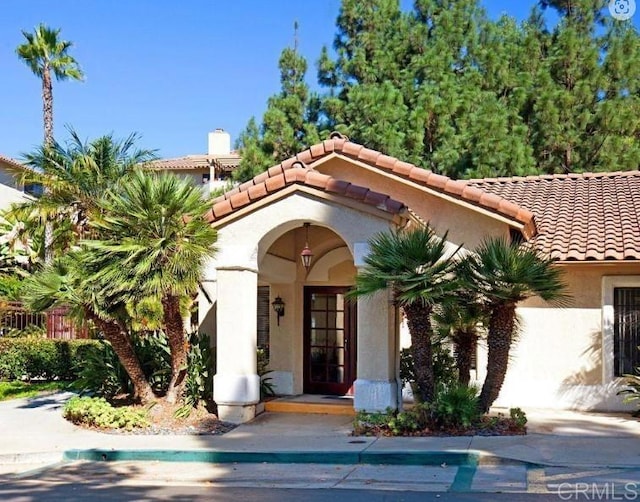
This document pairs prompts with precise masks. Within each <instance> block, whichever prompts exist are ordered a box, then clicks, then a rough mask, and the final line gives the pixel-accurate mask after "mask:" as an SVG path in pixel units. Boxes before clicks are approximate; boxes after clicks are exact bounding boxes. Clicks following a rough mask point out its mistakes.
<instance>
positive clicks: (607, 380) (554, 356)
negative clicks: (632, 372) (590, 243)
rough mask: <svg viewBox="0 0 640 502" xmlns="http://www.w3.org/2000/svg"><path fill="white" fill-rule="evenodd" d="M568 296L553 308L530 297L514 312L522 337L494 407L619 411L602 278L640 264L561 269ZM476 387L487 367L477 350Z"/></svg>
mask: <svg viewBox="0 0 640 502" xmlns="http://www.w3.org/2000/svg"><path fill="white" fill-rule="evenodd" d="M561 268H562V269H563V270H564V272H565V281H566V283H567V286H568V292H569V294H570V299H569V303H568V304H567V306H566V307H563V308H557V307H553V306H550V305H547V304H545V302H543V301H542V300H541V299H539V298H534V299H531V300H529V301H527V302H525V303H523V304H522V305H521V306H520V308H519V309H518V315H519V316H520V319H521V323H522V324H521V333H520V336H519V337H518V340H517V341H516V343H515V344H514V346H513V351H512V358H511V361H510V363H509V371H508V374H507V379H506V381H505V384H504V387H503V389H502V392H501V393H500V397H499V398H498V401H497V402H496V405H497V406H541V407H550V408H575V409H585V410H592V409H593V410H623V409H628V406H625V405H623V404H622V402H621V401H622V400H621V398H620V397H619V396H616V392H617V391H618V390H619V387H618V385H619V383H620V379H616V378H613V376H612V374H611V372H610V370H609V369H608V368H610V367H611V365H612V361H613V348H612V347H613V346H612V343H611V341H606V337H605V334H604V329H603V322H602V318H603V278H605V277H616V276H624V277H634V276H635V277H637V279H638V284H640V264H631V263H628V264H625V263H619V264H592V265H589V264H576V265H564V266H561ZM479 363H480V364H479V382H482V379H483V378H484V373H485V366H486V354H485V353H484V349H483V348H481V349H480V354H479Z"/></svg>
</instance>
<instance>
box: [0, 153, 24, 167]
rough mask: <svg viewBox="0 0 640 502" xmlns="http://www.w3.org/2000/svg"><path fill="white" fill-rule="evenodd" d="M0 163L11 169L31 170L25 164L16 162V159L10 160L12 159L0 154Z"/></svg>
mask: <svg viewBox="0 0 640 502" xmlns="http://www.w3.org/2000/svg"><path fill="white" fill-rule="evenodd" d="M0 162H2V163H4V164H8V165H9V166H11V167H15V168H16V169H24V170H27V171H31V168H30V167H29V166H27V165H25V164H23V163H22V162H19V161H17V160H16V159H14V158H12V157H8V156H6V155H2V154H1V153H0Z"/></svg>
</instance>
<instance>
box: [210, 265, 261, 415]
mask: <svg viewBox="0 0 640 502" xmlns="http://www.w3.org/2000/svg"><path fill="white" fill-rule="evenodd" d="M257 287H258V274H257V271H256V270H253V269H249V268H244V267H223V268H218V270H217V342H218V347H217V354H216V355H217V368H216V375H215V376H214V377H213V397H214V399H215V401H216V404H217V405H218V416H219V418H220V419H221V420H225V421H228V422H234V423H242V422H246V421H248V420H251V419H252V418H253V417H254V416H255V405H256V404H257V403H258V402H259V401H260V378H259V377H258V375H257V369H256V363H257V356H256V350H257V340H256V337H257V326H256V312H257Z"/></svg>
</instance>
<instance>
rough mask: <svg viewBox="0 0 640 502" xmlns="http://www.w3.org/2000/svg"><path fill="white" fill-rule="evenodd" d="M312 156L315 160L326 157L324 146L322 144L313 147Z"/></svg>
mask: <svg viewBox="0 0 640 502" xmlns="http://www.w3.org/2000/svg"><path fill="white" fill-rule="evenodd" d="M311 155H312V156H313V158H317V157H322V156H323V155H324V145H323V144H322V143H318V144H316V145H313V146H312V147H311Z"/></svg>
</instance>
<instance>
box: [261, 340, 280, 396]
mask: <svg viewBox="0 0 640 502" xmlns="http://www.w3.org/2000/svg"><path fill="white" fill-rule="evenodd" d="M257 364H258V376H259V377H260V400H264V398H265V397H270V396H275V395H276V386H275V384H273V383H272V382H271V380H272V379H271V378H270V377H265V376H264V375H266V374H267V373H269V369H268V367H269V351H268V350H267V349H262V348H259V349H258V363H257Z"/></svg>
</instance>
